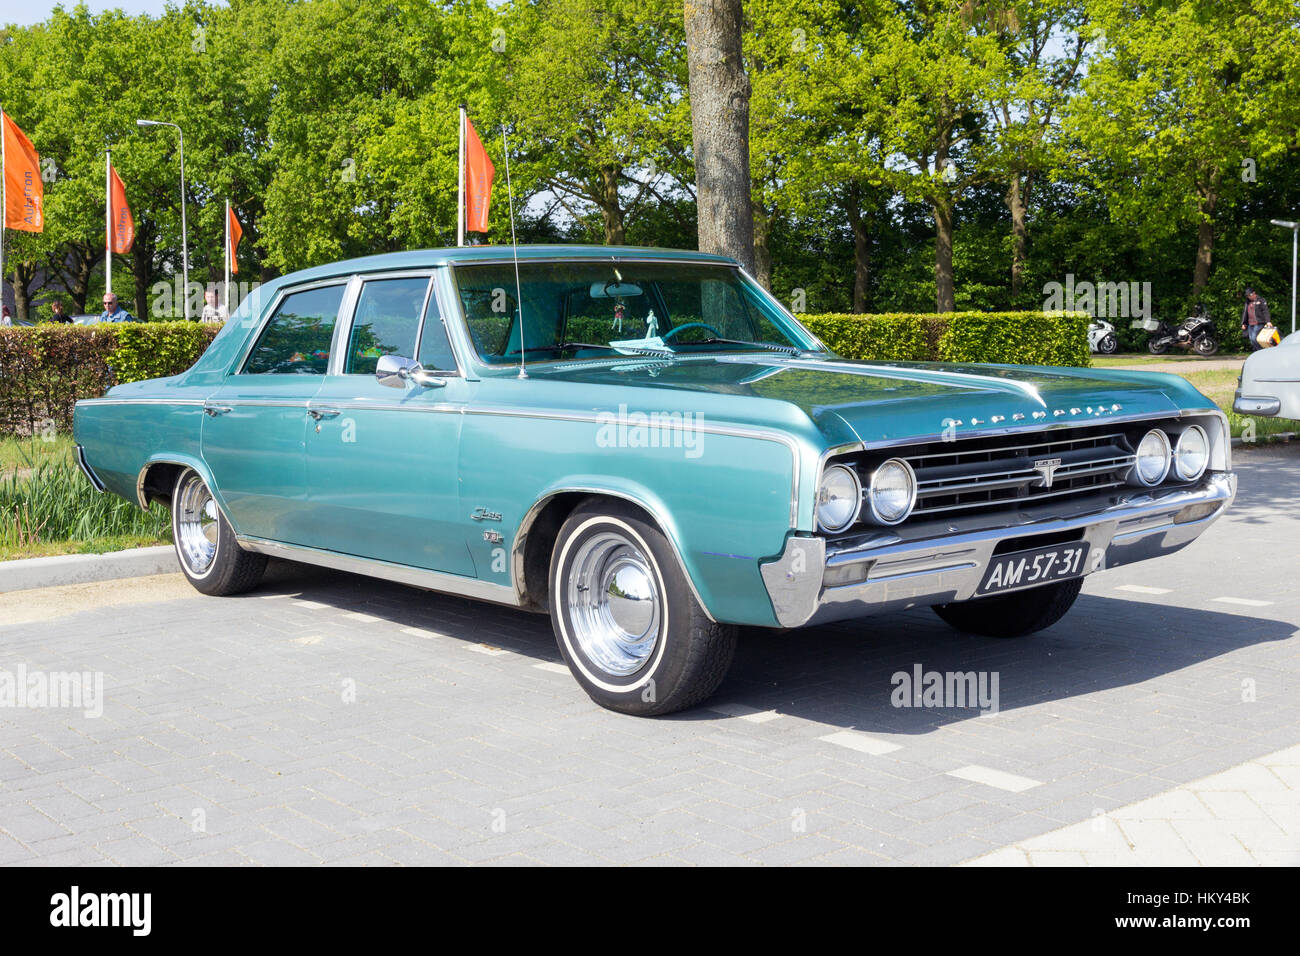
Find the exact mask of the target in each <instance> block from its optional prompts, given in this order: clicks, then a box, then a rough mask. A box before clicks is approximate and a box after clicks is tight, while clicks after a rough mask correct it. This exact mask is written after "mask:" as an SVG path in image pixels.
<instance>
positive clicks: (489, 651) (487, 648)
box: [465, 644, 510, 657]
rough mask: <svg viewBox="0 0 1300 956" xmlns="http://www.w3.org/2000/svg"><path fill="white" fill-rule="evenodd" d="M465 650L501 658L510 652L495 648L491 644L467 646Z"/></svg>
mask: <svg viewBox="0 0 1300 956" xmlns="http://www.w3.org/2000/svg"><path fill="white" fill-rule="evenodd" d="M465 650H467V651H473V652H474V653H475V654H486V655H487V656H488V657H500V656H501V655H502V654H509V653H510V652H509V651H507V650H505V649H504V648H500V647H493V646H492V645H491V644H466V645H465Z"/></svg>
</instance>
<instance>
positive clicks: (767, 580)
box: [760, 472, 1237, 627]
mask: <svg viewBox="0 0 1300 956" xmlns="http://www.w3.org/2000/svg"><path fill="white" fill-rule="evenodd" d="M1236 494H1237V476H1236V475H1235V474H1232V473H1231V472H1227V473H1224V472H1219V473H1215V474H1212V475H1208V476H1206V477H1204V478H1202V479H1201V481H1200V482H1199V483H1198V484H1197V485H1196V486H1195V487H1192V488H1179V489H1169V490H1166V491H1159V490H1157V491H1152V492H1144V491H1139V490H1136V489H1133V490H1132V491H1131V493H1126V495H1125V496H1124V497H1123V498H1122V499H1121V500H1120V501H1119V502H1118V503H1116V504H1112V505H1110V506H1108V507H1104V508H1101V509H1099V510H1094V511H1091V512H1085V513H1082V514H1074V515H1070V516H1068V517H1062V516H1054V517H1045V516H1043V514H1042V511H1043V509H1038V513H1037V514H1036V513H1034V512H1029V511H1027V512H1024V513H1022V514H1019V515H1017V518H1016V522H1013V523H1008V524H1006V525H1005V526H1002V527H996V528H984V529H980V530H974V531H968V532H956V533H952V534H947V535H944V536H942V537H937V536H931V537H928V538H925V539H922V540H913V541H906V540H903V539H902V538H901V537H900V536H899V535H898V534H893V533H891V532H890V531H889V530H888V529H882V530H881V532H880V534H878V535H876V536H874V537H870V538H868V539H867V540H863V541H854V542H850V543H847V544H837V546H834V547H832V548H830V549H828V547H827V543H826V540H825V539H824V538H817V537H790V538H788V539H787V540H786V545H785V550H784V551H783V552H782V553H781V555H780V557H778V558H777V559H776V560H774V561H771V562H769V563H767V564H763V565H762V566H761V567H760V571H761V572H762V575H763V582H764V584H765V585H766V587H767V593H768V596H769V597H770V598H771V600H772V609H773V610H774V611H775V613H776V618H777V621H778V622H779V623H780V625H781V626H782V627H799V626H801V625H804V624H823V623H826V622H827V621H840V620H845V619H848V618H854V617H863V616H866V615H870V614H879V613H881V612H882V611H891V610H903V609H906V608H910V607H916V606H925V605H931V604H947V603H949V602H951V601H965V600H968V599H970V598H972V597H974V595H975V590H976V589H977V588H978V587H979V585H980V582H981V581H982V580H983V579H984V572H985V570H986V569H987V567H988V565H989V562H990V560H992V558H993V556H994V552H995V550H996V549H997V548H998V546H999V545H1004V547H1003V548H1002V550H1001V551H999V552H998V553H1009V552H1013V551H1018V550H1025V549H1029V548H1033V547H1036V546H1038V545H1040V544H1043V543H1045V538H1046V536H1056V537H1054V538H1046V540H1047V541H1050V542H1051V543H1055V542H1056V541H1057V540H1059V541H1061V542H1065V541H1066V540H1071V541H1082V542H1085V543H1086V544H1087V545H1088V547H1089V557H1088V560H1087V563H1086V571H1085V573H1091V572H1093V571H1098V570H1101V569H1103V568H1108V567H1117V566H1119V565H1123V564H1131V563H1133V562H1134V561H1143V560H1145V559H1147V558H1155V557H1159V556H1161V555H1163V554H1171V553H1173V552H1174V551H1177V550H1179V549H1180V548H1183V547H1185V546H1186V545H1188V544H1190V543H1191V542H1192V541H1194V540H1195V539H1196V538H1197V537H1198V536H1199V535H1200V534H1201V532H1202V531H1204V530H1205V529H1206V528H1207V527H1209V525H1210V524H1211V523H1212V522H1213V521H1214V519H1215V518H1217V517H1219V515H1221V514H1223V512H1224V510H1225V509H1226V508H1227V507H1228V505H1229V504H1231V503H1232V500H1233V498H1235V497H1236Z"/></svg>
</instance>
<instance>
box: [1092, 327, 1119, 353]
mask: <svg viewBox="0 0 1300 956" xmlns="http://www.w3.org/2000/svg"><path fill="white" fill-rule="evenodd" d="M1088 348H1089V350H1090V351H1093V352H1097V353H1100V354H1101V355H1114V354H1115V353H1116V352H1118V351H1119V339H1117V338H1116V337H1115V326H1113V325H1111V324H1110V323H1109V322H1107V321H1106V320H1104V319H1093V320H1092V321H1091V322H1089V323H1088Z"/></svg>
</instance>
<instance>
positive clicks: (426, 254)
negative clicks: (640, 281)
mask: <svg viewBox="0 0 1300 956" xmlns="http://www.w3.org/2000/svg"><path fill="white" fill-rule="evenodd" d="M515 249H518V252H519V261H520V262H526V261H528V260H536V259H575V260H576V259H609V260H611V261H612V260H618V259H657V260H664V259H668V260H671V261H680V262H709V263H720V264H724V265H733V266H734V265H736V260H735V259H731V258H729V257H727V256H718V255H712V254H709V253H704V252H693V251H691V250H687V249H655V248H648V247H644V246H584V245H548V244H538V245H528V246H517V247H516V246H508V245H502V246H460V247H451V248H445V249H413V250H410V251H407V252H389V253H384V254H382V255H377V256H362V257H361V258H359V259H345V260H343V261H341V262H332V263H329V264H327V265H320V266H313V267H311V268H309V269H302V270H300V271H298V272H294V273H290V274H288V275H285V276H284V277H283V280H284V282H285V284H289V283H294V284H296V283H299V282H310V281H312V280H314V279H326V278H329V277H331V276H338V275H351V274H352V273H354V272H385V271H388V270H390V269H419V268H429V267H431V266H441V265H448V264H452V265H454V264H457V263H471V262H500V261H503V260H504V261H509V260H510V259H511V258H512V257H513V256H512V254H513V252H514V251H515Z"/></svg>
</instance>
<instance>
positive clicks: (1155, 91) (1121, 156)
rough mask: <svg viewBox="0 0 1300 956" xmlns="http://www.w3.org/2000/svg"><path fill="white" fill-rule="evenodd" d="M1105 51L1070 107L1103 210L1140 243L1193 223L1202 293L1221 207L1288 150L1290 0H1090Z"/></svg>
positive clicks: (1291, 143) (1291, 129)
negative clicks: (1138, 234) (1144, 2)
mask: <svg viewBox="0 0 1300 956" xmlns="http://www.w3.org/2000/svg"><path fill="white" fill-rule="evenodd" d="M1093 16H1094V24H1095V26H1094V29H1095V31H1096V36H1097V38H1098V42H1099V43H1100V44H1101V45H1102V49H1103V52H1104V55H1103V56H1101V57H1099V58H1098V59H1097V61H1096V62H1095V63H1094V64H1093V65H1092V67H1091V68H1090V69H1089V71H1088V75H1087V77H1086V78H1085V80H1084V81H1083V90H1084V94H1083V96H1082V97H1081V98H1080V100H1079V102H1078V103H1077V105H1076V107H1075V109H1073V110H1072V115H1071V120H1072V128H1073V130H1074V132H1075V133H1076V134H1077V135H1078V137H1079V138H1080V140H1081V141H1082V144H1083V148H1084V150H1085V157H1086V159H1087V161H1088V164H1089V171H1090V173H1091V174H1092V176H1093V178H1094V181H1095V182H1096V183H1097V185H1098V186H1099V187H1100V188H1102V189H1103V190H1104V191H1105V192H1106V194H1107V196H1108V199H1109V202H1110V207H1111V214H1112V215H1113V216H1115V217H1116V218H1117V219H1119V220H1120V221H1123V222H1126V223H1131V224H1133V226H1135V227H1137V228H1140V229H1141V230H1142V232H1143V235H1144V237H1145V238H1146V240H1147V241H1148V242H1152V241H1158V240H1161V239H1165V238H1167V237H1169V236H1171V235H1173V234H1175V233H1176V232H1177V231H1178V230H1180V229H1185V228H1187V227H1188V226H1191V227H1193V228H1194V229H1195V232H1196V248H1195V262H1194V265H1193V269H1192V290H1193V295H1196V294H1199V293H1200V292H1201V291H1202V290H1203V289H1204V288H1205V286H1206V283H1207V281H1208V279H1209V276H1210V269H1211V266H1212V264H1213V259H1214V244H1215V228H1216V223H1217V221H1218V219H1219V215H1220V211H1221V209H1222V208H1223V205H1224V203H1225V201H1231V200H1236V199H1238V198H1239V197H1241V196H1242V195H1243V194H1244V192H1245V191H1246V190H1247V189H1248V188H1249V185H1250V183H1251V182H1253V179H1254V176H1255V174H1256V171H1257V170H1258V169H1259V168H1260V167H1263V166H1264V165H1265V164H1266V163H1268V162H1269V161H1270V160H1273V159H1275V158H1277V157H1279V156H1281V155H1282V154H1283V153H1284V152H1285V151H1286V150H1288V149H1292V150H1294V149H1295V146H1296V134H1295V129H1296V127H1295V117H1296V105H1295V103H1296V97H1295V81H1294V79H1293V77H1294V76H1295V65H1296V54H1295V46H1296V44H1295V36H1296V30H1297V27H1298V26H1300V23H1298V21H1297V14H1296V8H1295V6H1294V5H1293V4H1291V3H1289V2H1287V0H1246V2H1242V0H1166V2H1156V3H1152V4H1150V5H1148V6H1147V7H1146V8H1145V9H1144V10H1143V11H1142V16H1134V11H1133V10H1132V8H1131V5H1130V4H1129V3H1127V2H1125V0H1095V5H1094V13H1093Z"/></svg>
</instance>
